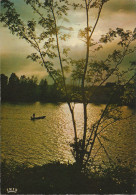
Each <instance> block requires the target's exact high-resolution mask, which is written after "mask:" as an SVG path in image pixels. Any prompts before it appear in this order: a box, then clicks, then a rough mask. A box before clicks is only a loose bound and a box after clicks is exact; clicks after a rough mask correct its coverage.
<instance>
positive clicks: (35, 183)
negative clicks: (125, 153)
mask: <svg viewBox="0 0 136 195" xmlns="http://www.w3.org/2000/svg"><path fill="white" fill-rule="evenodd" d="M1 170H2V183H1V189H2V194H6V193H7V188H16V189H17V190H18V192H17V194H92V193H93V194H103V193H104V194H109V193H110V194H125V193H126V194H134V193H135V192H136V187H135V184H136V182H135V172H134V171H131V170H130V169H128V168H123V167H114V168H108V169H105V170H102V169H101V170H99V171H97V172H93V173H86V174H85V173H81V172H80V171H79V170H78V169H77V168H76V166H75V165H72V164H69V165H67V164H60V163H59V162H55V163H50V164H46V165H43V166H35V167H33V168H30V167H27V166H25V165H21V166H20V165H18V164H17V163H13V164H12V165H11V164H10V165H9V164H7V163H5V162H3V163H2V165H1Z"/></svg>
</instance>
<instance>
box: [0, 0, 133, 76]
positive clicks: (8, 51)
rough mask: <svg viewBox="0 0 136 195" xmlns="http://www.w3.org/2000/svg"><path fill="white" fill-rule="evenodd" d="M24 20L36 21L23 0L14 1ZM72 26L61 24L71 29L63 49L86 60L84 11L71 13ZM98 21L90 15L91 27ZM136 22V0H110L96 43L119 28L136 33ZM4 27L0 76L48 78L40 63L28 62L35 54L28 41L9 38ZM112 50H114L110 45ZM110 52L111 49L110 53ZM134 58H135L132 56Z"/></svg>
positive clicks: (1, 40) (0, 35) (13, 36)
mask: <svg viewBox="0 0 136 195" xmlns="http://www.w3.org/2000/svg"><path fill="white" fill-rule="evenodd" d="M12 1H13V2H14V3H15V6H16V8H17V10H18V12H19V13H20V15H21V18H22V19H23V20H29V19H30V18H35V15H34V14H33V12H32V10H31V9H30V7H29V6H26V4H25V3H24V2H23V0H12ZM68 19H69V22H68V23H66V22H65V21H61V24H60V25H65V26H67V28H69V27H72V28H73V31H70V32H71V38H70V39H69V40H68V41H67V42H66V43H63V46H69V47H70V48H71V53H70V55H71V56H72V57H75V56H76V57H77V58H78V57H79V56H80V57H81V56H82V57H85V49H84V43H83V42H82V41H81V40H79V37H78V31H79V29H81V28H84V26H85V24H86V13H85V10H76V11H73V10H69V13H68ZM94 19H95V12H91V13H90V20H91V21H92V23H93V22H94ZM135 21H136V0H110V1H109V2H107V3H106V4H105V5H104V8H103V10H102V13H101V17H100V20H99V23H98V26H97V28H96V31H95V34H94V36H93V38H94V39H96V40H97V39H98V38H100V35H102V34H104V33H106V32H107V31H108V29H109V28H112V29H115V28H116V27H121V28H124V29H125V30H132V31H133V30H134V28H135ZM0 27H1V33H0V37H1V38H0V42H1V44H0V45H1V53H0V55H1V73H4V74H6V75H7V76H10V74H11V73H12V72H15V73H16V74H17V75H18V76H21V75H23V74H25V75H26V76H31V75H35V76H38V77H39V78H42V77H45V76H47V73H46V71H45V68H44V67H41V66H40V65H39V64H38V63H34V62H32V61H31V60H29V59H26V57H27V55H29V54H30V53H31V52H32V51H33V50H32V48H31V47H30V45H29V44H28V43H26V42H25V40H21V39H18V37H16V36H15V35H12V34H10V32H9V30H8V29H7V28H4V27H2V25H0ZM110 47H115V45H111V46H110ZM109 50H110V48H108V51H109ZM131 58H134V56H131Z"/></svg>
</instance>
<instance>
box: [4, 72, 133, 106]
mask: <svg viewBox="0 0 136 195" xmlns="http://www.w3.org/2000/svg"><path fill="white" fill-rule="evenodd" d="M133 85H134V84H129V86H128V88H129V90H131V89H134V86H133ZM115 87H116V84H115V83H110V82H108V83H106V85H104V86H100V87H98V86H90V87H88V88H87V90H89V91H90V94H92V92H93V91H94V90H95V91H96V92H95V95H94V96H93V97H91V99H90V103H94V104H106V102H107V100H108V97H109V94H111V93H112V91H113V90H114V88H115ZM67 88H68V94H72V95H69V100H70V101H71V102H81V100H80V98H79V96H78V95H76V94H79V92H80V91H81V88H80V86H78V85H77V84H67ZM96 89H97V90H96ZM124 93H127V90H126V88H124V87H123V86H120V90H119V91H118V93H116V94H115V97H114V98H113V100H112V103H113V104H119V105H128V106H134V105H135V98H134V96H133V95H132V97H131V98H130V97H129V99H128V98H126V99H125V101H124V99H123V100H122V96H123V95H124ZM1 101H2V102H14V103H16V102H36V101H40V102H45V103H46V102H66V99H65V97H64V95H63V93H62V91H61V90H60V89H58V88H57V86H56V85H55V84H52V85H49V84H48V82H47V80H46V79H41V80H40V81H38V78H37V77H36V76H31V77H26V76H25V75H22V76H20V78H19V77H18V76H17V75H16V74H15V73H12V74H11V75H10V77H9V78H8V77H7V76H6V75H4V74H1Z"/></svg>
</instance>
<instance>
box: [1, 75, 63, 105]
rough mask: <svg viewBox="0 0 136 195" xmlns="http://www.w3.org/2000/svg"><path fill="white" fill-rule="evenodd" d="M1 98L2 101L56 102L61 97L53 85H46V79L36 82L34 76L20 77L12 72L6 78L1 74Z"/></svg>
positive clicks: (60, 99)
mask: <svg viewBox="0 0 136 195" xmlns="http://www.w3.org/2000/svg"><path fill="white" fill-rule="evenodd" d="M1 100H2V102H36V101H43V102H58V101H62V100H63V97H62V94H61V93H60V91H58V90H57V88H56V86H55V85H48V83H47V80H46V79H42V80H41V81H40V82H39V84H38V79H37V77H35V76H32V77H31V78H30V77H26V76H25V75H22V76H21V77H20V78H19V77H18V76H17V75H16V74H15V73H12V74H11V75H10V77H9V78H8V77H7V76H6V75H4V74H1Z"/></svg>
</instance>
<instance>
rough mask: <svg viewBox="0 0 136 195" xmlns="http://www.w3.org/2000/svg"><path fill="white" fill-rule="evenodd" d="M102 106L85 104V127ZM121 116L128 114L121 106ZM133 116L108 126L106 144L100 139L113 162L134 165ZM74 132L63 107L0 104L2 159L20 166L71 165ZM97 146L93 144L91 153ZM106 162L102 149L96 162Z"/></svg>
mask: <svg viewBox="0 0 136 195" xmlns="http://www.w3.org/2000/svg"><path fill="white" fill-rule="evenodd" d="M103 107H104V105H101V106H95V105H93V104H89V105H88V125H89V126H90V125H91V124H92V123H93V122H95V121H96V120H97V119H98V118H99V113H100V110H101V109H102V108H103ZM122 109H123V113H124V115H125V116H128V115H130V114H131V113H132V111H131V110H130V109H128V108H127V107H123V108H122ZM33 113H36V116H42V115H46V119H44V120H37V121H31V120H30V116H31V115H32V114H33ZM75 118H76V121H77V129H78V136H82V129H83V107H82V104H76V105H75ZM135 127H136V120H135V116H133V117H131V118H129V119H127V120H124V121H120V122H118V123H117V124H116V125H115V124H114V125H112V126H108V128H107V130H108V131H105V132H104V136H106V137H107V138H108V140H109V141H104V140H101V141H102V143H103V144H104V146H105V148H106V149H107V151H108V153H109V155H110V156H111V157H112V158H113V159H114V160H118V161H119V160H122V161H123V162H124V163H125V162H126V163H128V164H129V163H133V164H134V163H135V147H136V142H135V138H136V137H135V135H136V133H135ZM73 138H74V133H73V126H72V121H71V114H70V112H69V108H68V106H67V104H65V103H64V104H51V103H49V104H40V103H38V102H37V103H35V104H20V105H13V104H3V105H2V139H1V142H2V154H1V156H2V159H7V160H10V159H13V160H15V161H17V162H20V163H29V164H31V165H33V164H38V165H42V164H45V163H48V162H50V161H55V160H59V161H61V162H68V161H69V162H74V158H73V156H72V154H71V151H70V150H71V148H70V146H69V143H70V142H72V141H73ZM98 147H99V143H98V142H96V144H95V149H94V152H95V150H97V148H98ZM105 159H106V156H105V153H104V152H103V150H100V151H99V155H98V157H97V158H96V161H97V162H98V163H100V162H102V161H103V160H105Z"/></svg>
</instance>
